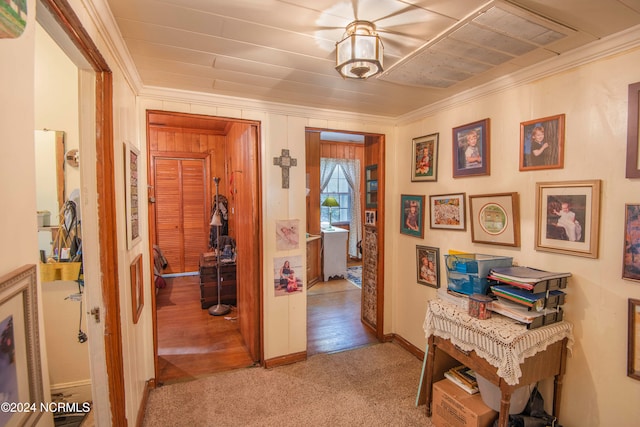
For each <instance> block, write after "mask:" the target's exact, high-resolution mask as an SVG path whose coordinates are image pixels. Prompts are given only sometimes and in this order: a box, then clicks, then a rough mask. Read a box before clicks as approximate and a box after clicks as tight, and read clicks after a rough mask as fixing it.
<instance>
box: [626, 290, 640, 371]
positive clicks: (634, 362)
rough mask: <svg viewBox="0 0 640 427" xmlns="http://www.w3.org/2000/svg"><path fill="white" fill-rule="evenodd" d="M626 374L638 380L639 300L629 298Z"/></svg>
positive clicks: (639, 358)
mask: <svg viewBox="0 0 640 427" xmlns="http://www.w3.org/2000/svg"><path fill="white" fill-rule="evenodd" d="M628 334H629V338H628V353H627V376H629V377H631V378H634V379H636V380H640V300H638V299H633V298H629V327H628Z"/></svg>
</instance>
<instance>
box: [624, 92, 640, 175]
mask: <svg viewBox="0 0 640 427" xmlns="http://www.w3.org/2000/svg"><path fill="white" fill-rule="evenodd" d="M639 100H640V82H638V83H633V84H630V85H629V103H628V107H627V110H628V113H627V114H628V118H627V171H626V175H625V176H626V177H627V178H640V135H638V122H639V121H640V120H639V119H640V109H639V108H638V101H639Z"/></svg>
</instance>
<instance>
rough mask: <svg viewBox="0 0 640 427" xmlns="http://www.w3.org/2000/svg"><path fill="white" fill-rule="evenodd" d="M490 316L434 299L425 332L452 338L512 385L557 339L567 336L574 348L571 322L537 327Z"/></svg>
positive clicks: (451, 339)
mask: <svg viewBox="0 0 640 427" xmlns="http://www.w3.org/2000/svg"><path fill="white" fill-rule="evenodd" d="M491 316H492V317H491V318H490V319H486V320H480V319H476V318H474V317H471V316H469V315H468V314H467V312H466V311H463V310H461V309H459V308H458V307H456V306H455V305H453V304H451V303H448V302H446V301H443V300H439V299H434V300H431V301H429V302H428V304H427V315H426V317H425V319H424V332H425V334H426V336H427V339H428V338H429V337H430V336H431V335H436V336H438V337H442V338H445V339H448V340H450V341H451V343H452V344H454V345H456V346H458V347H459V348H461V349H462V350H464V351H471V350H475V352H476V354H477V355H478V356H480V357H482V358H483V359H485V360H486V361H487V362H489V363H490V364H491V365H493V366H495V367H496V368H497V369H498V371H497V374H498V376H500V377H502V378H504V380H505V381H506V382H507V384H509V385H516V384H518V380H519V378H520V376H522V371H521V370H520V364H521V363H522V362H524V359H526V358H527V357H531V356H533V355H535V354H536V353H538V352H540V351H544V350H545V349H546V348H547V346H549V345H551V344H553V343H554V342H556V341H560V340H562V339H564V338H567V348H568V349H569V350H571V348H572V347H573V332H572V326H571V324H570V323H569V322H566V321H562V322H558V323H553V324H551V325H547V326H543V327H540V328H537V329H531V330H529V329H527V328H526V326H525V325H523V324H520V323H517V322H516V321H515V320H513V319H510V318H508V317H505V316H502V315H500V314H497V313H492V314H491Z"/></svg>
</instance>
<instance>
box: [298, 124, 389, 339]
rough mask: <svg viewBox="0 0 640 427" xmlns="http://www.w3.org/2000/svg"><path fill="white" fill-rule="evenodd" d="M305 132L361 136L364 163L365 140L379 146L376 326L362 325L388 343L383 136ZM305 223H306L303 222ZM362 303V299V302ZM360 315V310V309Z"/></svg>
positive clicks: (314, 129) (357, 133)
mask: <svg viewBox="0 0 640 427" xmlns="http://www.w3.org/2000/svg"><path fill="white" fill-rule="evenodd" d="M306 132H339V133H348V134H354V135H363V136H364V137H365V144H364V145H365V156H364V157H365V161H366V157H367V156H366V138H367V137H370V138H376V139H377V142H378V143H379V144H380V148H379V150H378V156H377V158H376V161H377V164H378V176H379V178H378V210H377V213H378V215H377V218H376V228H377V229H378V238H377V240H378V269H377V283H376V296H377V299H376V326H375V328H373V326H372V325H370V324H369V323H367V322H365V321H362V324H363V325H365V327H366V328H368V329H369V330H371V331H372V332H373V333H374V334H375V335H376V338H378V340H379V341H388V340H390V337H387V336H385V335H384V233H385V227H384V223H385V222H384V217H385V203H384V197H385V142H386V139H385V135H384V134H379V133H370V132H357V131H345V130H339V129H327V128H315V127H306V128H305V133H306ZM364 168H365V165H364V164H363V165H362V167H361V169H362V170H361V172H362V171H364V170H365V169H364ZM364 210H365V209H364V206H363V209H362V215H363V219H364ZM305 223H306V221H305ZM363 237H364V236H363ZM362 301H363V303H364V299H363V300H362ZM360 311H361V313H362V308H361V309H360Z"/></svg>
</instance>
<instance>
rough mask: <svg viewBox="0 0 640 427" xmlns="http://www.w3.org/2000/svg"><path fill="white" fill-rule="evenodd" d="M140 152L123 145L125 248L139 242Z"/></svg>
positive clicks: (127, 144)
mask: <svg viewBox="0 0 640 427" xmlns="http://www.w3.org/2000/svg"><path fill="white" fill-rule="evenodd" d="M140 159H141V157H140V151H139V150H138V149H137V148H136V147H134V146H133V145H132V144H129V143H126V142H125V143H124V165H125V194H126V199H125V205H126V211H127V248H128V249H131V248H133V247H134V246H135V245H136V244H137V243H138V242H140V239H141V237H140V210H139V206H140V191H139V189H140V186H139V185H138V178H139V172H140Z"/></svg>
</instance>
